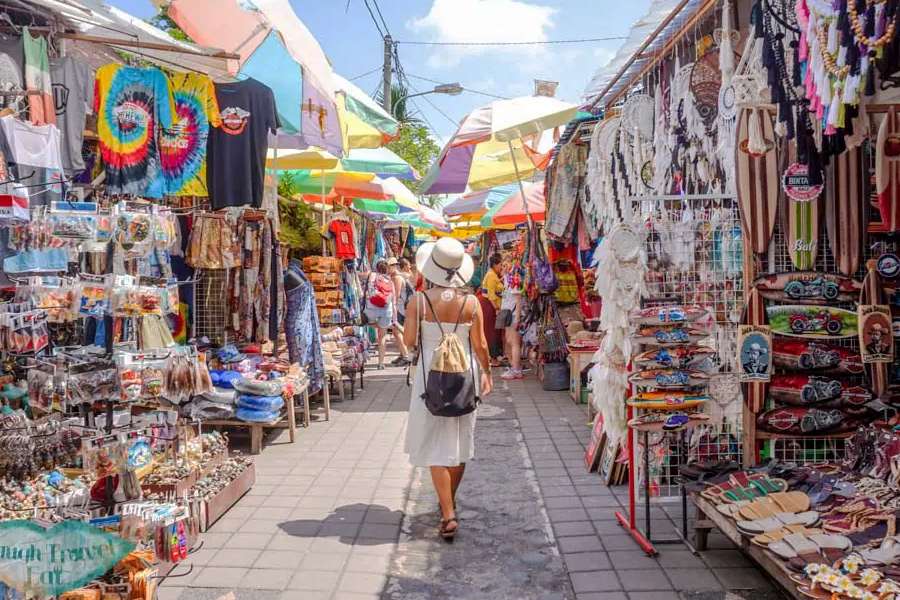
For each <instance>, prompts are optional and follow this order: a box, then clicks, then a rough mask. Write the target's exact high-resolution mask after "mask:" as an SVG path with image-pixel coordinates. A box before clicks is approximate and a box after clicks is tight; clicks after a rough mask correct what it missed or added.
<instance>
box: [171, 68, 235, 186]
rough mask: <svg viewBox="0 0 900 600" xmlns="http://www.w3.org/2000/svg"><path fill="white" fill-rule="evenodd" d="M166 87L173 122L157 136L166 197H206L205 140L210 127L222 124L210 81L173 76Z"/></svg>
mask: <svg viewBox="0 0 900 600" xmlns="http://www.w3.org/2000/svg"><path fill="white" fill-rule="evenodd" d="M169 87H170V89H171V90H172V97H173V98H174V99H175V119H174V121H175V122H174V124H173V125H172V127H171V128H169V129H163V130H162V131H161V132H160V136H159V154H160V160H161V164H162V171H163V177H164V178H165V182H166V194H168V195H171V196H209V192H208V190H207V186H206V140H207V138H208V137H209V128H210V126H212V127H218V126H219V125H220V124H221V123H222V120H221V118H220V117H219V105H218V103H217V102H216V92H215V88H213V83H212V80H211V79H210V78H209V77H207V76H206V75H201V74H199V73H173V74H171V75H169Z"/></svg>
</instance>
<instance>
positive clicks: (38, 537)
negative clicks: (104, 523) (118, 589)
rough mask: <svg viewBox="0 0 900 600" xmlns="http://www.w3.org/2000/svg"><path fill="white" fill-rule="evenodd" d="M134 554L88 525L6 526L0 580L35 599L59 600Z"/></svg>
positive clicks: (0, 542) (2, 526) (130, 546)
mask: <svg viewBox="0 0 900 600" xmlns="http://www.w3.org/2000/svg"><path fill="white" fill-rule="evenodd" d="M132 550H134V543H132V542H129V541H126V540H123V539H122V538H119V537H117V536H114V535H110V534H108V533H106V532H105V531H103V530H101V529H97V528H96V527H93V526H91V525H88V524H87V523H84V522H83V521H64V522H63V523H60V524H59V525H56V526H55V527H52V528H51V529H44V528H43V527H41V526H40V525H36V524H34V523H32V522H30V521H6V522H4V523H0V580H2V581H3V583H5V584H6V585H8V586H9V587H12V588H15V589H17V590H19V591H21V592H24V593H25V594H26V595H28V596H31V595H35V596H59V595H61V594H64V593H65V592H68V591H70V590H73V589H75V588H78V587H80V586H82V585H84V584H86V583H88V582H89V581H91V580H93V579H96V578H97V577H99V576H101V575H103V574H104V573H106V572H107V571H109V570H110V569H111V568H112V567H114V566H115V565H116V563H118V562H119V561H120V560H122V559H123V558H125V557H126V556H128V554H130V553H131V551H132Z"/></svg>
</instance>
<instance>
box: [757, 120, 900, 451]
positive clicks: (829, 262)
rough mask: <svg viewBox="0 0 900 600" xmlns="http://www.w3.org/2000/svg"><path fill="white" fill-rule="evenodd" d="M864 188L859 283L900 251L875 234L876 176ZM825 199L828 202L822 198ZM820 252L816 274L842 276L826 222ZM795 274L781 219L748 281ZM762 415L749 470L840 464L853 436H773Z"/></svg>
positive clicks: (854, 344) (868, 167) (873, 124)
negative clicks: (770, 462)
mask: <svg viewBox="0 0 900 600" xmlns="http://www.w3.org/2000/svg"><path fill="white" fill-rule="evenodd" d="M866 110H867V112H869V113H872V114H877V113H879V112H884V111H885V110H886V107H885V106H884V105H874V104H873V105H867V107H866ZM869 135H870V136H871V138H870V139H875V138H876V137H877V120H876V119H874V118H873V119H870V132H869ZM862 154H863V157H864V158H863V160H864V161H865V162H864V167H865V168H864V172H869V173H870V174H874V170H875V166H874V157H873V156H872V154H871V153H870V152H868V151H866V152H863V153H862ZM863 185H864V186H865V190H866V194H865V195H864V197H867V198H868V199H869V201H863V206H862V219H863V222H864V223H867V224H868V226H866V227H865V228H864V229H865V231H864V233H863V239H862V254H861V259H860V266H859V268H858V270H857V272H856V273H855V274H853V276H852V277H853V278H854V279H856V280H857V281H862V280H863V279H864V278H865V275H866V272H867V269H868V265H867V263H870V262H871V261H872V259H873V258H876V257H877V256H878V255H879V254H880V253H881V251H886V252H894V253H897V252H898V250H900V244H898V240H897V238H896V237H893V236H885V235H878V234H876V233H872V231H873V230H877V229H878V227H877V224H878V223H880V214H879V212H878V210H877V209H876V208H874V207H873V201H874V198H873V196H872V195H873V190H872V185H871V184H870V178H868V177H866V178H864V182H863ZM819 201H820V202H821V201H822V198H821V197H820V199H819ZM817 248H818V251H817V257H816V262H815V265H814V266H813V268H812V269H811V270H814V271H817V272H820V273H837V272H838V268H837V264H836V261H835V257H834V255H833V254H832V252H831V247H830V245H829V243H828V236H827V233H826V231H825V225H824V223H821V224H820V227H819V237H818V242H817ZM795 270H796V269H795V268H794V266H793V264H792V263H791V259H790V256H789V255H788V248H787V243H786V242H785V236H784V231H783V229H782V225H781V221H780V220H778V221H776V226H775V232H774V235H773V237H772V242H771V243H770V244H769V250H768V253H767V254H766V255H763V256H759V255H755V254H753V253H752V252H746V253H745V255H744V278H745V280H746V281H748V282H750V281H753V280H754V279H756V278H757V277H758V276H760V275H763V274H767V273H783V272H790V271H795ZM747 290H749V285H748V286H747ZM833 306H835V307H838V308H845V309H849V310H853V311H855V310H856V302H846V303H840V304H833ZM895 342H896V339H895ZM829 343H832V344H837V345H840V346H844V347H848V348H852V349H853V350H854V351H855V352H859V340H858V338H855V337H854V338H849V339H841V340H829ZM848 380H850V381H853V382H855V383H864V382H865V377H864V376H859V377H856V378H848ZM768 405H771V401H769V403H768ZM756 417H757V415H755V414H752V413H750V411H749V410H744V416H743V430H744V433H745V436H744V438H743V439H744V449H743V456H744V458H743V463H742V464H743V466H744V467H749V466H752V465H754V464H757V463H758V462H759V460H760V459H761V458H763V457H764V456H769V457H772V458H778V459H780V460H784V461H788V462H796V463H798V464H802V463H809V462H819V461H823V460H839V459H840V458H842V457H843V455H844V441H845V439H846V438H848V437H850V435H851V434H850V433H837V434H830V435H817V436H810V437H798V436H792V435H783V434H777V433H770V432H766V431H761V430H759V429H758V428H757V423H756Z"/></svg>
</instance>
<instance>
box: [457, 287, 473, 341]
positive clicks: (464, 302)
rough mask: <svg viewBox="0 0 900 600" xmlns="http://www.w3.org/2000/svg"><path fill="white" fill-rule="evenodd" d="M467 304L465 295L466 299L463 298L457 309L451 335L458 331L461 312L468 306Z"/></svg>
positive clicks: (467, 300) (467, 298)
mask: <svg viewBox="0 0 900 600" xmlns="http://www.w3.org/2000/svg"><path fill="white" fill-rule="evenodd" d="M468 303H469V294H466V297H465V298H463V303H462V306H460V307H459V314H458V315H456V325H455V326H454V327H453V333H456V330H457V329H459V322H460V321H462V315H463V311H464V310H466V304H468ZM473 314H474V313H473Z"/></svg>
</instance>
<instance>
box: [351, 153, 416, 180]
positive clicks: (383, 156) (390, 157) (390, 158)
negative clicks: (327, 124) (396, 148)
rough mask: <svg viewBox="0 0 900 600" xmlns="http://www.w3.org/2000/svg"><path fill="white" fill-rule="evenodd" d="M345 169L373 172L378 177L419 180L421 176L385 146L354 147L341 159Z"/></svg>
mask: <svg viewBox="0 0 900 600" xmlns="http://www.w3.org/2000/svg"><path fill="white" fill-rule="evenodd" d="M341 167H342V168H343V169H344V170H345V171H356V172H358V173H375V174H376V175H378V176H379V177H384V178H387V177H396V178H397V179H411V180H419V179H421V177H420V176H419V174H418V173H417V172H416V170H415V169H413V168H412V166H410V164H409V163H408V162H406V161H405V160H403V159H402V158H400V157H399V156H397V155H396V154H394V153H393V152H391V151H390V150H388V149H387V148H356V149H353V150H350V153H349V155H348V156H346V157H344V158H342V159H341Z"/></svg>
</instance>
